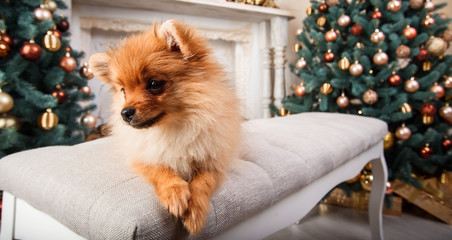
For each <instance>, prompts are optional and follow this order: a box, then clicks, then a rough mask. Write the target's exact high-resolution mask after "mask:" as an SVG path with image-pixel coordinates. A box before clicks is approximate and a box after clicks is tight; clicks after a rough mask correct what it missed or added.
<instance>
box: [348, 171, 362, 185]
mask: <svg viewBox="0 0 452 240" xmlns="http://www.w3.org/2000/svg"><path fill="white" fill-rule="evenodd" d="M359 179H361V173H358V175H356V176H355V177H354V178H351V179H349V180H347V181H345V182H346V183H348V184H351V183H355V182H357V181H358V180H359Z"/></svg>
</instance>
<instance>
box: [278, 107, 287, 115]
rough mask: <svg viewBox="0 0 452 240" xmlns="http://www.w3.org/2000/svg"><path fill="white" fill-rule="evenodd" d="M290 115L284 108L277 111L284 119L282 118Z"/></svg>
mask: <svg viewBox="0 0 452 240" xmlns="http://www.w3.org/2000/svg"><path fill="white" fill-rule="evenodd" d="M289 115H290V111H287V110H286V109H285V108H284V107H281V108H280V109H279V116H281V117H284V116H289Z"/></svg>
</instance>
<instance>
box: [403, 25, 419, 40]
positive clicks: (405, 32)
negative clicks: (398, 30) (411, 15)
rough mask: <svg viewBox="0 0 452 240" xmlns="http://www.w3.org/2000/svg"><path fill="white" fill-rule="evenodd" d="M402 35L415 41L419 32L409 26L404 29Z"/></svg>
mask: <svg viewBox="0 0 452 240" xmlns="http://www.w3.org/2000/svg"><path fill="white" fill-rule="evenodd" d="M402 34H403V36H405V37H407V38H408V39H409V40H413V39H414V38H415V37H416V36H417V30H416V28H414V27H410V26H407V27H406V28H405V29H403V31H402Z"/></svg>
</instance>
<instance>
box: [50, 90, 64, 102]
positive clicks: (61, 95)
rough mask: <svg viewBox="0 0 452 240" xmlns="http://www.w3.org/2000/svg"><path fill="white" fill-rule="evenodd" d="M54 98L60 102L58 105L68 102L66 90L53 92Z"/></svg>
mask: <svg viewBox="0 0 452 240" xmlns="http://www.w3.org/2000/svg"><path fill="white" fill-rule="evenodd" d="M52 96H54V97H55V98H56V99H57V100H58V103H60V104H61V103H64V102H66V100H67V93H66V91H65V90H64V89H61V88H57V89H55V90H53V91H52Z"/></svg>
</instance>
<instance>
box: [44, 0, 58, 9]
mask: <svg viewBox="0 0 452 240" xmlns="http://www.w3.org/2000/svg"><path fill="white" fill-rule="evenodd" d="M44 7H45V8H46V9H47V10H49V11H51V12H55V11H56V10H57V8H58V5H57V4H56V3H55V2H54V1H52V0H50V1H46V2H45V3H44Z"/></svg>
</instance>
